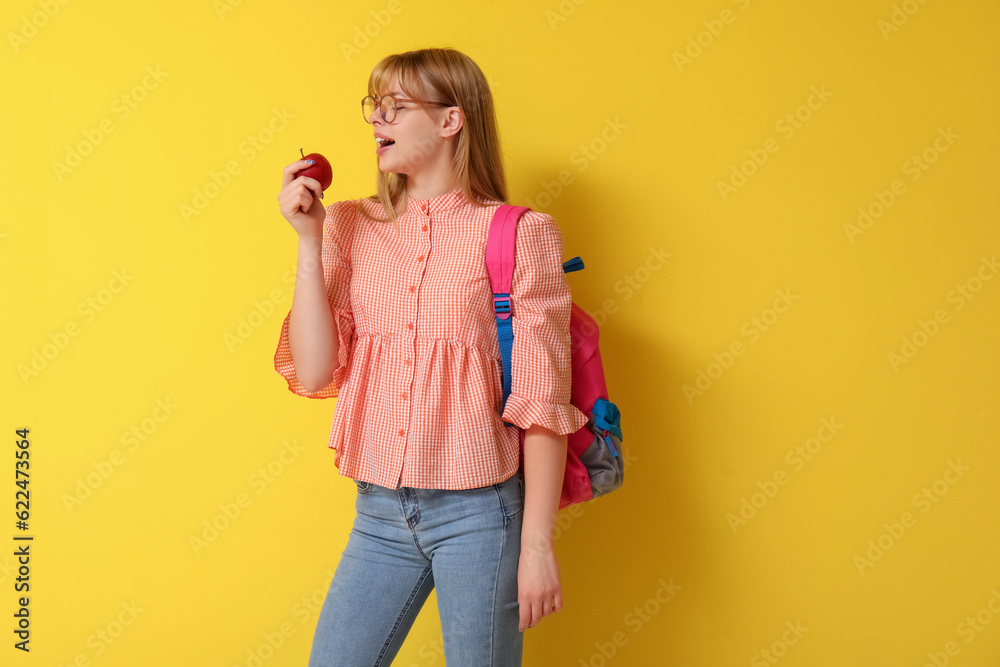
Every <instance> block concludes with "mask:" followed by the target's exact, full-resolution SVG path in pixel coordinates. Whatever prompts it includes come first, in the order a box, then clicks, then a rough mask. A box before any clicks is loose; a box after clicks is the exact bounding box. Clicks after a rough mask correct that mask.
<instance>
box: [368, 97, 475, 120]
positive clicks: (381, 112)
mask: <svg viewBox="0 0 1000 667" xmlns="http://www.w3.org/2000/svg"><path fill="white" fill-rule="evenodd" d="M387 97H388V98H389V99H391V100H392V101H393V103H394V104H393V107H392V120H388V119H387V118H386V117H385V111H384V110H383V109H382V100H384V99H385V98H387ZM369 99H370V100H371V101H372V104H373V105H375V108H376V109H378V113H379V115H380V116H382V121H383V122H385V123H389V124H392V122H393V121H394V120H396V106H395V103H396V102H416V103H417V104H421V103H422V104H433V105H436V106H439V107H457V106H458V105H457V104H448V103H446V102H431V101H430V100H417V99H411V98H405V97H396V96H395V95H382V96H381V97H372V96H371V95H365V96H364V97H362V98H361V115H362V116H364V119H365V122H366V123H368V124H369V125H371V124H372V123H371V121H370V120H368V116H365V100H369Z"/></svg>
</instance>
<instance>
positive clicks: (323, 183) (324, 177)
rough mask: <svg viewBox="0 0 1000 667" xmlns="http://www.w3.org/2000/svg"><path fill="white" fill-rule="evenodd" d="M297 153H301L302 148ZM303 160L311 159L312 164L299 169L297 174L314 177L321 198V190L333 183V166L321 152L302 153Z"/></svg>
mask: <svg viewBox="0 0 1000 667" xmlns="http://www.w3.org/2000/svg"><path fill="white" fill-rule="evenodd" d="M299 153H302V149H301V148H300V149H299ZM302 159H303V160H307V161H308V160H312V162H313V163H312V164H311V165H310V166H308V167H306V168H305V169H303V170H302V171H300V172H299V173H298V174H297V175H298V176H308V177H309V178H315V179H316V180H317V181H319V187H320V190H321V192H320V194H319V197H320V199H322V198H323V192H322V191H324V190H326V189H327V188H328V187H330V184H331V183H333V167H331V166H330V161H329V160H327V159H326V158H325V157H324V156H323V154H322V153H310V154H309V155H303V156H302Z"/></svg>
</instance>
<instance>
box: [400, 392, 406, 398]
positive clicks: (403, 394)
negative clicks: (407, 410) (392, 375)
mask: <svg viewBox="0 0 1000 667" xmlns="http://www.w3.org/2000/svg"><path fill="white" fill-rule="evenodd" d="M399 397H400V398H402V399H404V400H405V399H406V392H405V391H404V392H403V393H402V394H400V395H399Z"/></svg>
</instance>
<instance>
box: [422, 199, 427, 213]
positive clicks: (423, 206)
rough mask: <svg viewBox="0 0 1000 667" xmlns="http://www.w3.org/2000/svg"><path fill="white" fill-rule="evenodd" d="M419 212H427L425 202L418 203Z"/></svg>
mask: <svg viewBox="0 0 1000 667" xmlns="http://www.w3.org/2000/svg"><path fill="white" fill-rule="evenodd" d="M420 210H421V211H426V210H427V202H425V201H422V202H420Z"/></svg>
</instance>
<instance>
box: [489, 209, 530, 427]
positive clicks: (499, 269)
mask: <svg viewBox="0 0 1000 667" xmlns="http://www.w3.org/2000/svg"><path fill="white" fill-rule="evenodd" d="M530 210H531V209H530V208H528V207H527V206H512V205H510V204H501V205H500V207H499V208H497V210H496V213H494V214H493V220H492V222H491V223H490V229H489V234H488V236H487V240H486V265H487V273H488V274H489V277H490V289H491V291H492V292H493V313H494V315H495V317H496V325H497V343H498V344H499V346H500V359H501V362H502V364H503V402H502V403H501V405H500V414H503V411H504V408H505V407H506V406H507V397H508V396H510V391H511V384H512V380H511V375H512V367H511V355H512V351H513V349H514V326H513V320H512V316H513V313H512V310H511V299H510V294H511V284H512V283H513V280H514V264H515V256H516V253H515V247H516V239H517V221H518V220H519V219H520V217H521V216H522V215H523V214H524V213H525V212H526V211H530ZM495 248H499V252H498V253H496V254H494V253H491V252H490V251H491V250H493V249H495ZM491 256H492V258H491ZM494 260H495V261H494ZM504 426H516V424H511V423H510V422H507V421H505V422H504Z"/></svg>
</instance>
